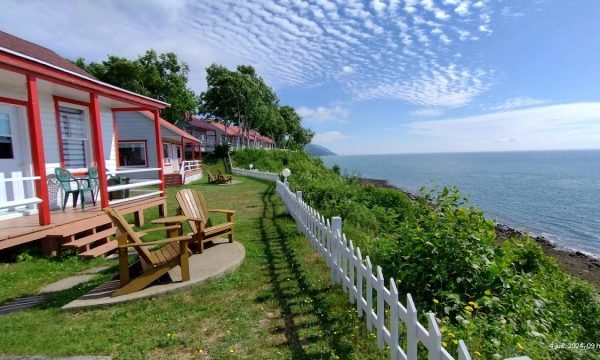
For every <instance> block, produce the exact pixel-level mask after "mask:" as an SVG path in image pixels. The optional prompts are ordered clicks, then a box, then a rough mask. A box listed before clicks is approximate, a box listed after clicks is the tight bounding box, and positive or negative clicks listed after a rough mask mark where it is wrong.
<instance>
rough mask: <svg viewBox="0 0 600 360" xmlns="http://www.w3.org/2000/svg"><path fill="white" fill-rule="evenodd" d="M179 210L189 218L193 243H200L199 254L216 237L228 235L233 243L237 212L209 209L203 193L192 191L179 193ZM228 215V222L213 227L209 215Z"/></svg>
mask: <svg viewBox="0 0 600 360" xmlns="http://www.w3.org/2000/svg"><path fill="white" fill-rule="evenodd" d="M176 198H177V202H178V203H179V208H178V209H177V211H178V213H179V214H183V215H185V216H186V217H187V218H188V223H189V225H190V228H191V229H192V232H191V233H190V235H191V236H192V241H191V242H192V243H194V242H197V243H198V252H199V253H202V252H203V251H204V243H205V242H208V241H211V240H212V239H214V238H216V237H220V236H223V235H225V234H227V235H228V238H229V242H230V243H231V242H233V217H234V215H235V211H233V210H222V209H214V210H213V209H210V210H209V209H208V207H207V206H206V202H205V201H204V196H203V195H202V193H201V192H199V191H197V190H192V189H184V190H181V191H179V192H177V195H176ZM211 212H212V213H224V214H227V222H224V223H222V224H218V225H213V224H212V223H211V221H210V218H209V213H211Z"/></svg>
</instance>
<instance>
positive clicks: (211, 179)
mask: <svg viewBox="0 0 600 360" xmlns="http://www.w3.org/2000/svg"><path fill="white" fill-rule="evenodd" d="M206 174H207V175H208V183H209V184H216V183H218V182H219V178H217V177H216V176H213V174H211V173H210V171H208V170H206Z"/></svg>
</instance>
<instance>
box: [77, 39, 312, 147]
mask: <svg viewBox="0 0 600 360" xmlns="http://www.w3.org/2000/svg"><path fill="white" fill-rule="evenodd" d="M74 63H75V65H77V66H79V67H81V68H82V69H84V70H86V71H87V72H89V73H90V74H92V75H94V76H95V77H96V78H98V79H99V80H101V81H104V82H107V83H109V84H113V85H116V86H119V87H122V88H124V89H128V90H131V91H134V92H137V93H139V94H142V95H146V96H149V97H152V98H155V99H159V100H162V101H165V102H168V103H170V104H171V107H169V108H166V109H165V110H163V111H162V113H161V115H162V117H163V118H165V119H167V120H168V121H170V122H172V123H174V122H176V121H178V120H181V119H183V118H184V117H185V116H186V115H188V114H197V113H208V114H210V115H212V116H214V117H216V118H217V119H219V121H221V122H222V123H223V124H224V125H225V126H226V127H227V126H232V125H235V126H238V127H240V128H242V129H243V131H244V132H245V133H247V132H248V131H250V130H251V129H252V130H257V131H258V132H260V133H261V134H264V135H267V136H269V137H271V138H272V139H273V140H274V141H275V143H276V144H277V146H279V147H282V148H283V147H285V148H293V149H301V148H303V147H304V145H306V144H308V143H309V142H310V141H311V139H312V137H313V135H314V133H313V132H312V131H311V130H309V129H306V128H304V127H303V126H302V123H301V120H302V119H301V117H300V115H298V113H297V112H296V110H295V109H294V108H293V107H291V106H282V105H280V104H279V98H278V97H277V94H275V91H273V89H271V87H269V86H268V85H267V84H266V83H265V81H264V80H263V79H262V78H261V77H260V76H258V74H257V73H256V70H255V69H254V68H253V67H252V66H249V65H240V66H238V67H237V68H236V69H235V70H229V69H227V68H226V67H224V66H221V65H216V64H214V65H211V66H210V67H208V68H207V69H206V73H207V76H206V82H207V89H206V91H204V92H202V93H201V94H200V95H197V94H196V93H195V92H194V91H193V90H192V89H190V88H189V87H188V74H189V67H188V65H187V64H186V63H184V62H181V61H179V60H178V58H177V55H176V54H174V53H172V52H168V53H163V54H158V53H157V52H156V51H154V50H148V51H146V53H145V54H144V55H141V56H139V57H138V58H137V59H133V60H131V59H127V58H124V57H119V56H109V57H108V58H107V59H106V60H104V61H102V62H91V63H86V61H85V59H83V58H78V59H76V60H75V61H74Z"/></svg>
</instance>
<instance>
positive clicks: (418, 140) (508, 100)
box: [0, 0, 600, 154]
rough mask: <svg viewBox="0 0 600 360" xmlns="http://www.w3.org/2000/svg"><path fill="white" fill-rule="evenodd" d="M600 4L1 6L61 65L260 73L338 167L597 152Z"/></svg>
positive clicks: (296, 0) (146, 0)
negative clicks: (361, 161) (435, 155)
mask: <svg viewBox="0 0 600 360" xmlns="http://www.w3.org/2000/svg"><path fill="white" fill-rule="evenodd" d="M599 15H600V1H598V0H577V1H564V0H513V1H509V0H495V1H493V0H370V1H361V0H257V1H251V0H248V1H232V0H219V1H212V0H206V1H197V0H172V1H162V0H129V1H117V0H114V1H111V0H104V1H85V0H79V1H61V0H55V1H35V0H27V1H23V0H18V1H12V0H3V1H2V2H1V3H0V30H3V31H6V32H9V33H11V34H14V35H16V36H19V37H22V38H25V39H27V40H30V41H33V42H35V43H38V44H40V45H43V46H46V47H49V48H51V49H53V50H54V51H56V52H58V53H59V54H61V55H62V56H64V57H66V58H71V59H74V58H77V57H80V56H81V57H84V58H85V59H86V60H87V61H100V60H103V59H105V58H106V57H107V55H109V54H110V55H119V56H125V57H130V58H133V57H136V56H138V55H140V54H143V53H144V52H145V51H146V50H147V49H150V48H153V49H156V50H157V51H161V52H164V51H173V52H175V53H176V54H177V55H178V56H179V57H180V58H181V59H182V60H183V61H185V62H186V63H187V64H188V65H189V67H190V79H189V86H190V87H192V88H193V89H194V90H195V91H197V92H198V93H200V92H201V91H203V90H204V89H205V86H206V81H205V76H206V73H205V69H206V67H208V66H209V65H211V64H213V63H218V64H222V65H225V66H227V67H230V68H234V67H235V66H237V65H239V64H249V65H252V66H254V67H255V68H256V69H257V71H258V73H259V74H260V75H261V76H262V77H263V78H264V79H265V80H266V81H267V83H268V84H270V85H271V86H272V87H273V89H274V90H275V91H276V92H277V94H278V95H279V98H280V103H281V104H282V105H291V106H293V107H295V108H296V109H297V111H298V112H299V113H300V115H302V117H303V124H304V125H305V126H307V127H309V128H311V129H312V130H313V131H315V137H314V139H313V142H314V143H317V144H320V145H323V146H326V147H328V148H330V149H331V150H333V151H335V152H336V153H338V154H383V153H385V154H389V153H422V152H463V151H510V150H549V149H592V148H600V38H599V37H598V34H600V21H598V17H599Z"/></svg>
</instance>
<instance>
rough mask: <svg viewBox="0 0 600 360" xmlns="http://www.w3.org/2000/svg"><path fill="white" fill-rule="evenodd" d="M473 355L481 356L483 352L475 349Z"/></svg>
mask: <svg viewBox="0 0 600 360" xmlns="http://www.w3.org/2000/svg"><path fill="white" fill-rule="evenodd" d="M473 355H477V356H481V353H480V352H479V351H473Z"/></svg>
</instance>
